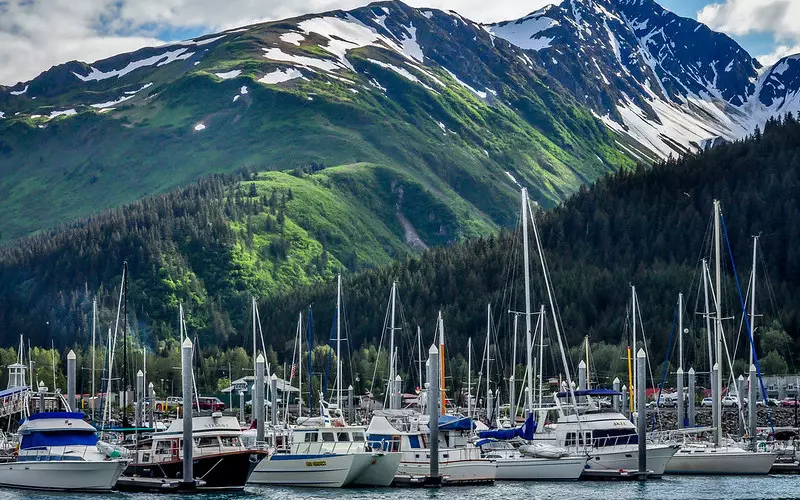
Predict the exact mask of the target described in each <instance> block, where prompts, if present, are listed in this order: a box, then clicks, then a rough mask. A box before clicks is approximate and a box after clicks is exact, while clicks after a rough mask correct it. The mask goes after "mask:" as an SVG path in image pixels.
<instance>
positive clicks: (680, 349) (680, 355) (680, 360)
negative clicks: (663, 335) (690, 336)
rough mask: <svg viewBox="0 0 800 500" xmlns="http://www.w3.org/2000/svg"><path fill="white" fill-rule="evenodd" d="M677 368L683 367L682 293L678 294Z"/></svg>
mask: <svg viewBox="0 0 800 500" xmlns="http://www.w3.org/2000/svg"><path fill="white" fill-rule="evenodd" d="M678 368H680V369H683V294H682V293H679V294H678Z"/></svg>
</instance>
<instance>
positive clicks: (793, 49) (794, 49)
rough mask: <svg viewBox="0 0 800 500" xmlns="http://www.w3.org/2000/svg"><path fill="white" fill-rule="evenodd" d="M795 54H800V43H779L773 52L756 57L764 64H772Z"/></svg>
mask: <svg viewBox="0 0 800 500" xmlns="http://www.w3.org/2000/svg"><path fill="white" fill-rule="evenodd" d="M793 54H800V43H798V44H796V45H779V46H777V47H775V50H774V51H772V53H770V54H763V55H760V56H757V57H756V59H758V60H759V62H760V63H761V64H763V65H764V66H772V65H773V64H775V63H776V62H778V60H779V59H780V58H782V57H785V56H789V55H793Z"/></svg>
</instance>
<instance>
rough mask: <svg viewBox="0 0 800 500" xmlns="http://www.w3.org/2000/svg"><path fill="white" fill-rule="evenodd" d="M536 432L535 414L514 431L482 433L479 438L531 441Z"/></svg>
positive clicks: (530, 415)
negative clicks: (517, 438)
mask: <svg viewBox="0 0 800 500" xmlns="http://www.w3.org/2000/svg"><path fill="white" fill-rule="evenodd" d="M535 432H536V422H534V421H533V414H532V413H531V414H529V415H528V419H527V420H525V423H524V424H522V425H521V426H519V427H514V428H513V429H496V430H493V431H481V432H479V433H478V437H480V438H481V439H501V440H505V439H514V438H516V437H519V438H522V439H526V440H528V441H530V440H531V439H533V434H534V433H535Z"/></svg>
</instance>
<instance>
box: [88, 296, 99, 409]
mask: <svg viewBox="0 0 800 500" xmlns="http://www.w3.org/2000/svg"><path fill="white" fill-rule="evenodd" d="M96 331H97V298H94V299H92V397H91V398H89V401H91V402H92V421H94V422H97V413H96V411H95V409H96V407H97V401H96V400H95V399H94V398H95V397H97V393H96V392H95V386H94V370H95V333H96Z"/></svg>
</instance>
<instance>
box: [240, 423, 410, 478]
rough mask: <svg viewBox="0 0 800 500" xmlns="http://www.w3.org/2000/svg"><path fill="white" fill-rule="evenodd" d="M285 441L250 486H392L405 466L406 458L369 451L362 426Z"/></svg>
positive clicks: (310, 431) (288, 436) (300, 430)
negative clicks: (402, 462)
mask: <svg viewBox="0 0 800 500" xmlns="http://www.w3.org/2000/svg"><path fill="white" fill-rule="evenodd" d="M272 437H273V438H275V437H276V436H272ZM283 438H284V439H273V442H274V443H276V444H277V446H275V447H274V448H273V449H272V452H271V453H270V457H269V459H267V460H264V461H262V462H261V463H259V464H258V465H257V466H256V468H255V470H254V471H253V474H252V476H251V477H250V483H253V484H273V485H283V486H309V487H322V488H341V487H345V486H389V485H390V484H391V483H392V481H393V480H394V477H395V475H396V473H397V469H398V467H399V465H400V459H401V455H400V453H398V452H395V451H392V450H390V449H387V450H384V449H381V448H380V447H376V449H372V448H371V447H368V446H367V442H366V439H365V428H364V427H360V426H339V427H334V426H327V427H296V428H294V429H289V430H287V431H284V432H283ZM281 443H286V444H285V445H282V444H281Z"/></svg>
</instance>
